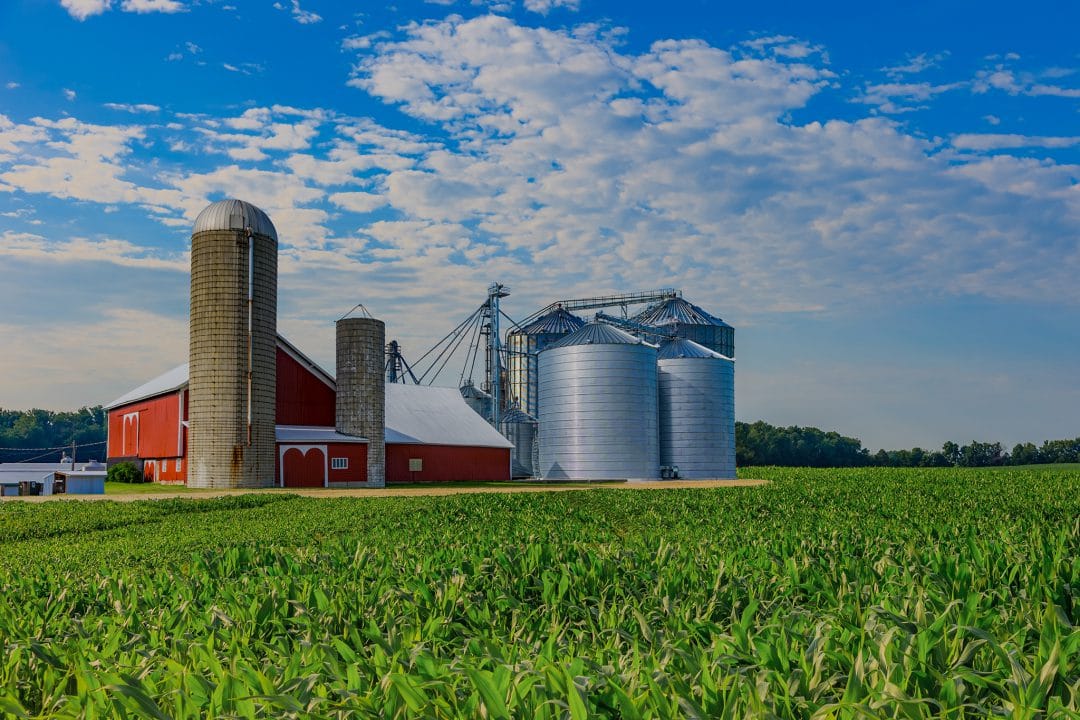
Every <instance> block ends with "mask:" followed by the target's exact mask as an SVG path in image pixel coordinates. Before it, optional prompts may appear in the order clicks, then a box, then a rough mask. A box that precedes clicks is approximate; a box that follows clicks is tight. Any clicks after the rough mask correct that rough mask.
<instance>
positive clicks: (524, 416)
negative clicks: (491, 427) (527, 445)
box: [499, 405, 536, 425]
mask: <svg viewBox="0 0 1080 720" xmlns="http://www.w3.org/2000/svg"><path fill="white" fill-rule="evenodd" d="M499 422H501V423H506V424H508V425H509V424H511V423H529V424H535V423H536V418H534V417H533V416H532V415H530V414H529V413H527V412H525V411H524V410H522V409H521V408H520V407H518V406H517V405H513V406H511V407H510V409H508V410H507V411H506V412H504V413H503V414H502V416H501V417H500V418H499Z"/></svg>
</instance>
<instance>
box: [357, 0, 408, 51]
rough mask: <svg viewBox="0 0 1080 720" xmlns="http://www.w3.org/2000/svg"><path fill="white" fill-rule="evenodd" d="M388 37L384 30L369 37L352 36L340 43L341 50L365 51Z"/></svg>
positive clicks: (388, 34)
mask: <svg viewBox="0 0 1080 720" xmlns="http://www.w3.org/2000/svg"><path fill="white" fill-rule="evenodd" d="M429 1H430V0H429ZM389 37H391V35H390V33H389V32H387V31H386V30H380V31H379V32H374V33H371V34H369V35H354V36H352V37H347V38H345V39H344V40H342V41H341V49H342V50H367V49H368V48H370V47H372V46H373V45H374V44H375V43H376V42H378V41H379V40H385V39H387V38H389Z"/></svg>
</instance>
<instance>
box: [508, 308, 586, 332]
mask: <svg viewBox="0 0 1080 720" xmlns="http://www.w3.org/2000/svg"><path fill="white" fill-rule="evenodd" d="M584 324H585V321H584V320H582V319H581V318H579V317H578V316H577V315H574V314H573V313H570V312H567V311H566V310H565V309H563V308H561V307H558V308H555V309H554V310H552V311H551V312H549V313H545V314H543V315H541V316H540V317H538V318H536V319H535V320H533V321H532V322H531V323H529V324H528V325H526V326H525V327H523V328H521V329H520V330H518V332H521V333H525V334H526V335H545V334H551V335H559V334H563V333H570V332H573V331H575V330H577V329H578V328H579V327H581V326H582V325H584Z"/></svg>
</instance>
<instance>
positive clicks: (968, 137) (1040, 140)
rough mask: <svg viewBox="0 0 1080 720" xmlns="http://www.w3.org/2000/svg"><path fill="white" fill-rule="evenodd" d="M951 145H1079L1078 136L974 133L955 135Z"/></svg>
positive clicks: (987, 147) (980, 147)
mask: <svg viewBox="0 0 1080 720" xmlns="http://www.w3.org/2000/svg"><path fill="white" fill-rule="evenodd" d="M952 144H953V147H955V148H958V149H960V150H1005V149H1014V148H1029V147H1037V148H1070V147H1074V146H1076V145H1080V136H1076V137H1038V136H1030V135H1009V134H992V133H976V134H967V133H965V134H961V135H956V136H954V137H953V139H952Z"/></svg>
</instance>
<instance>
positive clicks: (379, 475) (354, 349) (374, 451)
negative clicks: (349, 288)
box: [335, 317, 386, 487]
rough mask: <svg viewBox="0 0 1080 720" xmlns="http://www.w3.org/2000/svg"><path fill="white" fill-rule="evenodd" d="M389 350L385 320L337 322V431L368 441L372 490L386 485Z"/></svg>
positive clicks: (368, 470) (353, 319)
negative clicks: (386, 382) (386, 364)
mask: <svg viewBox="0 0 1080 720" xmlns="http://www.w3.org/2000/svg"><path fill="white" fill-rule="evenodd" d="M385 348H386V325H385V324H384V323H383V321H382V320H376V319H375V318H372V317H356V318H344V319H341V320H338V321H337V400H336V403H335V415H336V421H337V422H336V424H337V430H338V432H341V433H344V434H346V435H357V436H360V437H365V438H367V439H368V446H367V484H368V487H384V486H385V485H386V437H385V436H386V384H385V380H384V378H383V371H384V369H385V352H386V350H385Z"/></svg>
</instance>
